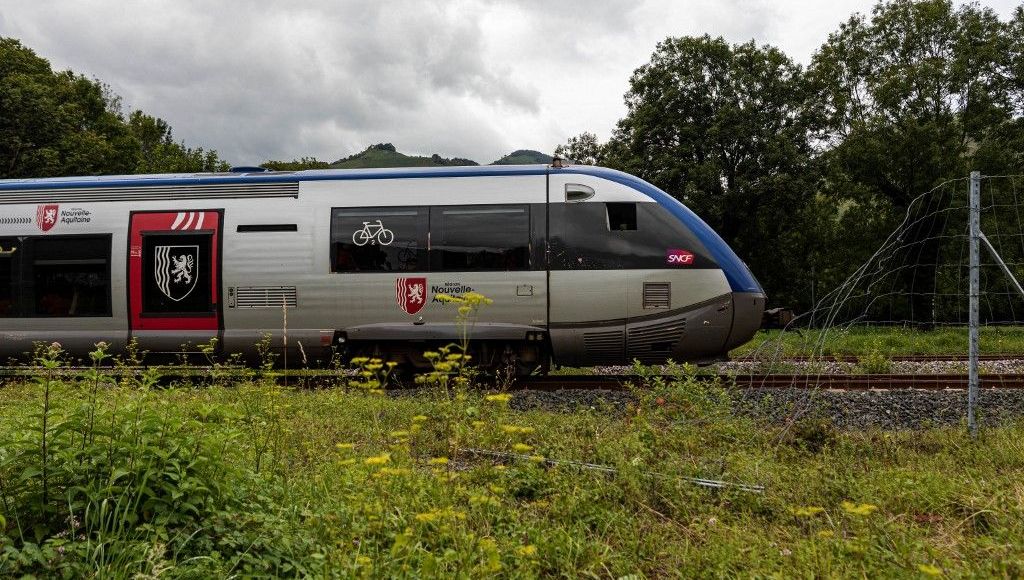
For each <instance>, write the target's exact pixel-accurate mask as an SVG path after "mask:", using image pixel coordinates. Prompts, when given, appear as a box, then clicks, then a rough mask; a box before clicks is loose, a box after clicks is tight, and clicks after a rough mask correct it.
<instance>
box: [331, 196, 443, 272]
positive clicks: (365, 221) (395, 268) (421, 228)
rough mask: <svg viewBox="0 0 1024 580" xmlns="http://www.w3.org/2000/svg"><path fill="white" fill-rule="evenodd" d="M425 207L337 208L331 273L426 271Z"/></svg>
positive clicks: (333, 222) (332, 233)
mask: <svg viewBox="0 0 1024 580" xmlns="http://www.w3.org/2000/svg"><path fill="white" fill-rule="evenodd" d="M428 219H429V213H428V211H427V209H426V208H416V207H376V208H374V207H369V208H367V207H360V208H335V209H334V210H332V216H331V271H332V272H416V271H421V272H425V271H426V270H427V224H428Z"/></svg>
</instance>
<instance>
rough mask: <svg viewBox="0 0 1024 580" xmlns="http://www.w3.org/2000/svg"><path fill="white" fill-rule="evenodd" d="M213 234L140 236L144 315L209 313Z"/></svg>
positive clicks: (211, 306) (211, 307) (210, 306)
mask: <svg viewBox="0 0 1024 580" xmlns="http://www.w3.org/2000/svg"><path fill="white" fill-rule="evenodd" d="M212 245H213V236H212V235H211V234H209V233H205V234H193V233H188V234H146V233H144V234H143V235H142V272H143V274H142V279H143V280H142V313H143V315H144V316H171V315H173V316H179V315H181V314H189V315H196V314H212V313H213V312H214V304H213V299H212V296H213V293H212V291H211V288H210V284H211V283H212V281H213V276H212V274H213V252H212V249H213V248H212V247H211V246H212Z"/></svg>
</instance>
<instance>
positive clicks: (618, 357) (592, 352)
mask: <svg viewBox="0 0 1024 580" xmlns="http://www.w3.org/2000/svg"><path fill="white" fill-rule="evenodd" d="M583 345H584V346H585V347H586V349H587V356H588V357H589V358H590V359H591V360H592V361H593V362H594V363H596V364H601V363H605V364H615V363H620V362H622V360H623V359H624V358H625V356H624V355H625V354H626V333H624V332H622V331H621V330H612V331H607V332H588V333H585V334H584V335H583Z"/></svg>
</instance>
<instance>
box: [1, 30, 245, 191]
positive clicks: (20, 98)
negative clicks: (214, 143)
mask: <svg viewBox="0 0 1024 580" xmlns="http://www.w3.org/2000/svg"><path fill="white" fill-rule="evenodd" d="M227 168H228V166H227V164H226V163H225V162H224V161H223V160H221V159H220V157H218V155H217V152H216V151H204V150H203V149H202V148H190V147H186V146H185V144H184V143H178V142H175V141H174V139H173V137H172V135H171V127H170V125H169V124H168V123H167V122H166V121H164V120H163V119H159V118H156V117H152V116H150V115H147V114H145V113H143V112H142V111H133V112H131V113H130V114H129V115H127V116H126V115H125V114H124V113H123V112H122V110H121V99H120V97H118V96H117V95H114V94H112V93H111V92H110V89H109V87H107V86H106V85H104V84H102V83H101V82H100V81H98V80H92V79H87V78H85V77H84V76H82V75H76V74H74V73H73V72H71V71H63V72H55V71H53V70H52V69H51V68H50V63H49V62H48V61H47V60H46V59H43V58H40V57H39V56H37V55H36V54H35V53H34V52H32V50H30V49H28V48H25V47H24V46H22V45H21V43H20V42H18V41H17V40H15V39H12V38H3V37H0V179H4V178H22V177H54V176H65V175H102V174H117V173H123V174H129V173H170V172H195V171H224V170H226V169H227Z"/></svg>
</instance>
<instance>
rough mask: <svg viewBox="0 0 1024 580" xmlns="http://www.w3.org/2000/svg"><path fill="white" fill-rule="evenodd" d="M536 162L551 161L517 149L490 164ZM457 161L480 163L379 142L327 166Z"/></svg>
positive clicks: (421, 164)
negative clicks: (410, 152) (407, 150)
mask: <svg viewBox="0 0 1024 580" xmlns="http://www.w3.org/2000/svg"><path fill="white" fill-rule="evenodd" d="M275 163H276V162H275ZM296 163H297V162H296ZM535 163H543V164H547V163H551V156H550V155H545V154H543V153H541V152H540V151H533V150H530V149H518V150H516V151H513V152H512V153H509V154H508V155H506V156H504V157H502V158H501V159H498V160H497V161H495V162H494V163H491V165H533V164H535ZM456 165H479V163H477V162H476V161H473V160H472V159H463V158H461V157H452V158H448V157H441V156H440V155H438V154H437V153H435V154H433V155H431V156H430V157H427V156H421V155H406V154H404V153H399V152H398V150H397V149H395V146H394V145H392V144H391V143H378V144H376V145H371V146H369V147H367V148H366V150H365V151H360V152H359V153H356V154H355V155H349V156H348V157H346V158H344V159H339V160H337V161H335V162H334V163H331V164H330V165H329V167H330V168H331V169H365V168H372V167H451V166H456ZM311 167H312V166H311Z"/></svg>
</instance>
